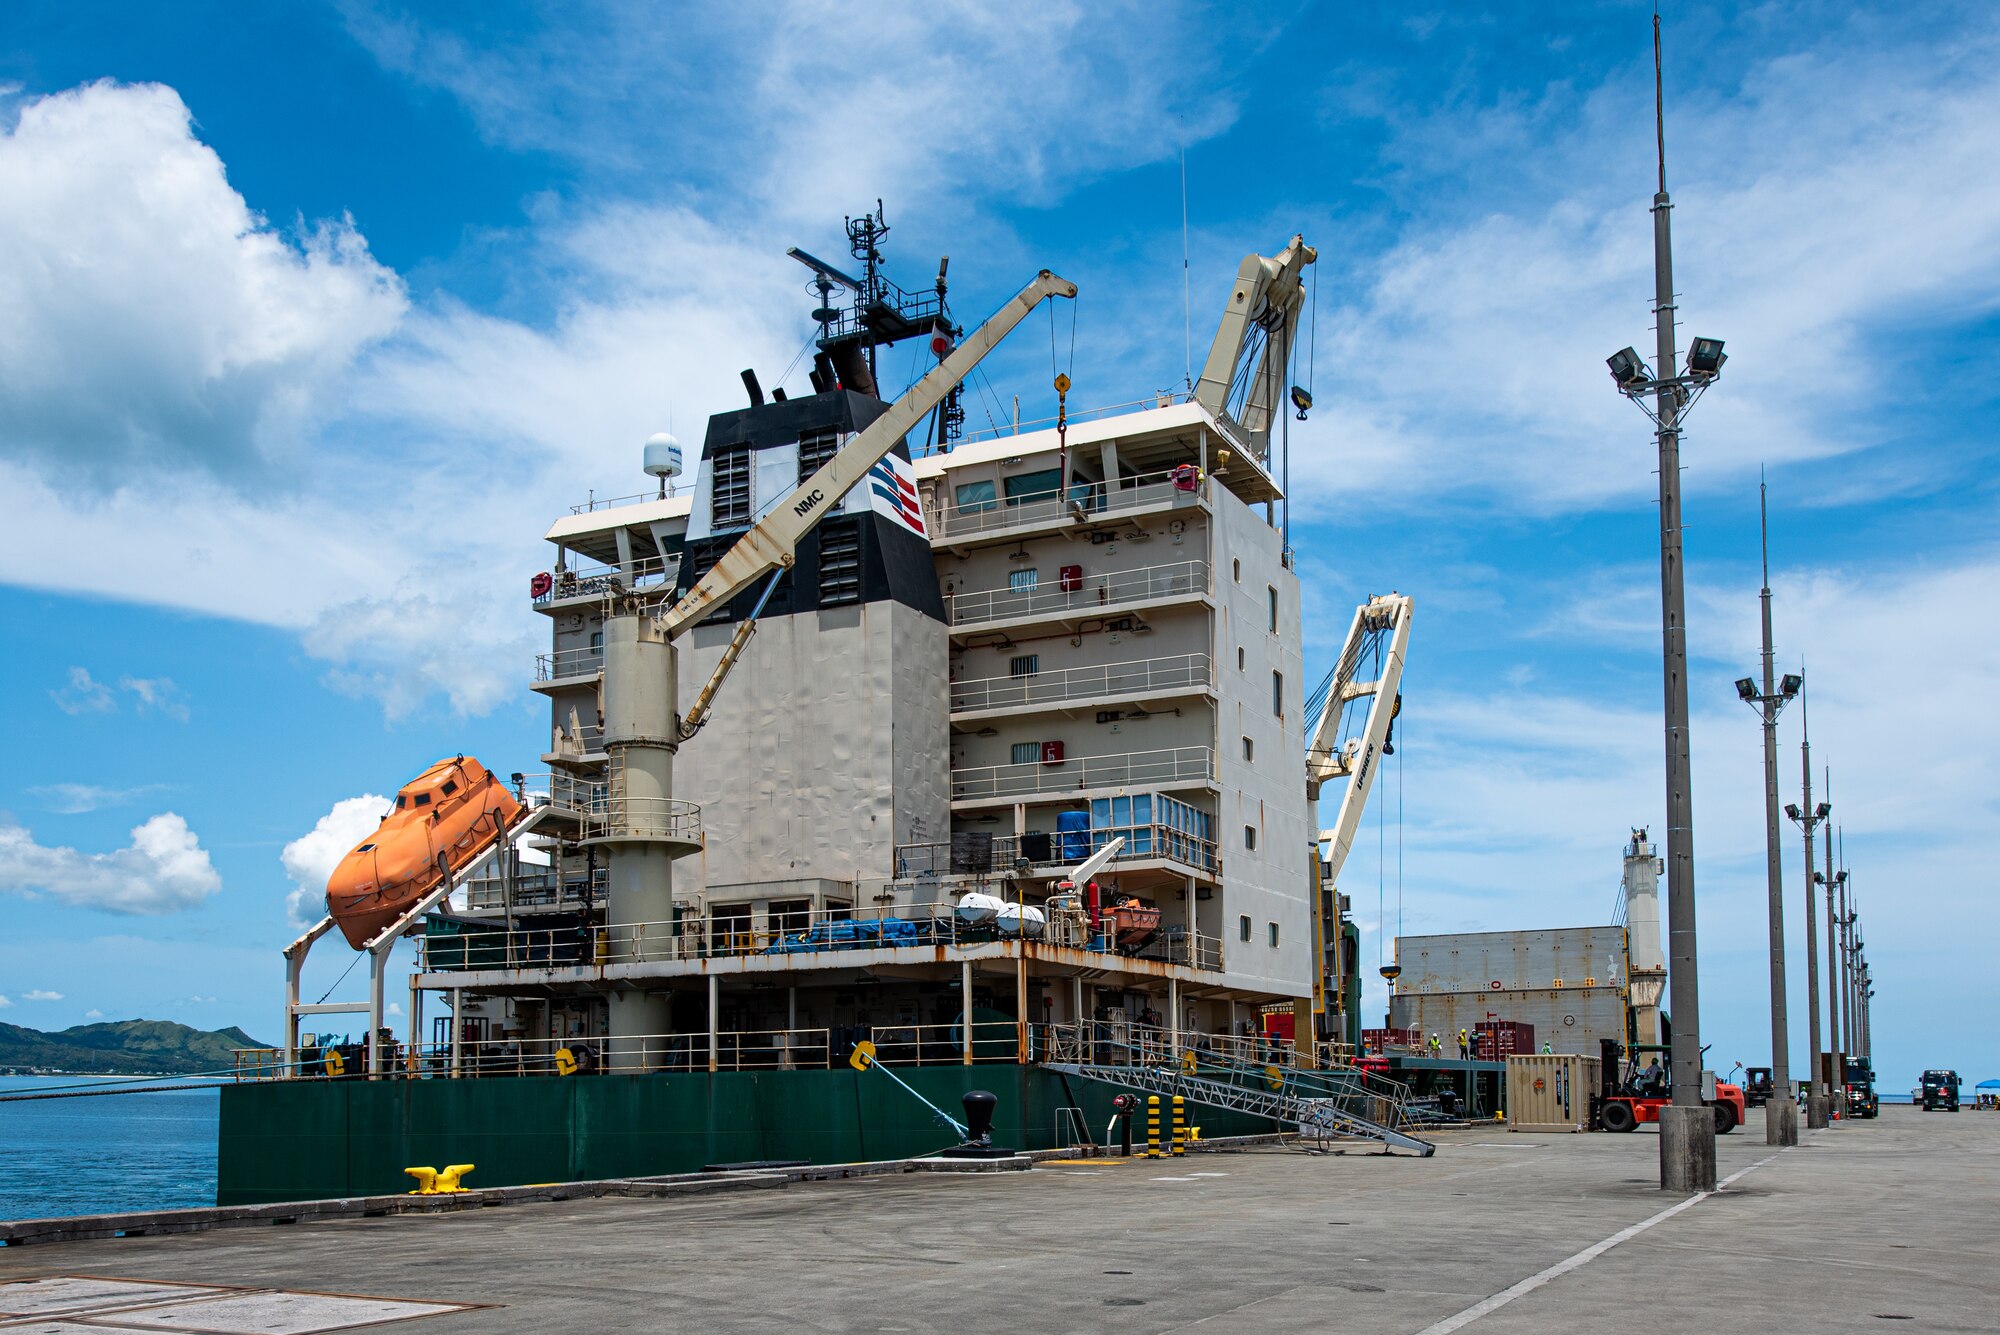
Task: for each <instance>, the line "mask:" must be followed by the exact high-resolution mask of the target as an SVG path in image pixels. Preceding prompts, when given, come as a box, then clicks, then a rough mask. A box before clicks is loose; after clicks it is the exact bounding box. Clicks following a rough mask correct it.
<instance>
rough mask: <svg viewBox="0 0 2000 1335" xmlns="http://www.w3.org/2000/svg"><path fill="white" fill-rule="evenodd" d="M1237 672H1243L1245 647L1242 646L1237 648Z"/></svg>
mask: <svg viewBox="0 0 2000 1335" xmlns="http://www.w3.org/2000/svg"><path fill="white" fill-rule="evenodd" d="M1236 670H1237V671H1238V672H1241V671H1242V670H1243V646H1242V645H1240V644H1239V645H1237V646H1236Z"/></svg>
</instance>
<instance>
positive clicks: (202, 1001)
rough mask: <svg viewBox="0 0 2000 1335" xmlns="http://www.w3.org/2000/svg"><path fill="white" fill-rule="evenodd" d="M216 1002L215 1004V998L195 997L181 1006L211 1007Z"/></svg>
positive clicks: (188, 999)
mask: <svg viewBox="0 0 2000 1335" xmlns="http://www.w3.org/2000/svg"><path fill="white" fill-rule="evenodd" d="M214 1002H215V998H214V997H203V996H193V997H189V998H187V999H186V1000H185V1001H183V1002H182V1003H181V1004H182V1005H183V1006H209V1005H213V1004H214Z"/></svg>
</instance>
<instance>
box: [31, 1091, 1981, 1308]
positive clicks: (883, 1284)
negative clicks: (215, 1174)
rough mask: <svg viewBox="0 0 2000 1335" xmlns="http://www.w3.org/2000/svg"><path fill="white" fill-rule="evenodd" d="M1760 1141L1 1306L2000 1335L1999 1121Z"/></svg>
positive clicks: (838, 1201)
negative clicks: (1663, 1175)
mask: <svg viewBox="0 0 2000 1335" xmlns="http://www.w3.org/2000/svg"><path fill="white" fill-rule="evenodd" d="M1761 1127H1762V1123H1761V1118H1758V1117H1756V1116H1754V1115H1753V1118H1752V1123H1751V1126H1750V1127H1748V1128H1746V1129H1745V1130H1746V1131H1747V1132H1749V1133H1750V1134H1745V1133H1743V1132H1739V1133H1737V1134H1735V1135H1732V1136H1728V1137H1725V1138H1723V1139H1722V1140H1721V1141H1720V1142H1719V1144H1718V1161H1719V1165H1720V1171H1721V1173H1722V1174H1723V1175H1724V1177H1725V1178H1733V1180H1732V1181H1730V1182H1729V1185H1728V1186H1727V1187H1726V1188H1725V1189H1724V1190H1723V1191H1722V1192H1721V1193H1719V1194H1718V1195H1715V1196H1712V1197H1707V1198H1702V1199H1700V1200H1699V1201H1697V1202H1696V1203H1694V1204H1692V1205H1689V1206H1688V1207H1687V1208H1685V1209H1681V1210H1679V1211H1678V1212H1675V1213H1671V1214H1667V1215H1666V1217H1662V1215H1663V1213H1664V1212H1667V1211H1669V1210H1670V1209H1671V1208H1672V1207H1673V1206H1674V1205H1676V1204H1677V1202H1676V1200H1675V1198H1672V1197H1668V1196H1665V1195H1663V1194H1662V1193H1661V1192H1660V1191H1658V1190H1657V1188H1656V1187H1655V1185H1654V1184H1655V1183H1656V1181H1657V1165H1658V1157H1657V1141H1656V1140H1655V1139H1654V1137H1653V1136H1652V1135H1650V1134H1646V1133H1636V1134H1632V1135H1624V1136H1617V1135H1584V1136H1575V1135H1572V1136H1532V1135H1510V1134H1508V1133H1506V1132H1504V1131H1501V1130H1499V1129H1497V1128H1482V1129H1479V1130H1474V1131H1466V1132H1456V1133H1446V1134H1444V1135H1443V1136H1441V1137H1440V1140H1441V1147H1440V1149H1439V1151H1438V1154H1437V1156H1436V1157H1435V1158H1433V1159H1429V1160H1419V1159H1415V1158H1408V1157H1385V1156H1382V1155H1380V1154H1376V1153H1372V1152H1369V1150H1368V1149H1367V1148H1366V1147H1356V1148H1353V1149H1349V1150H1348V1151H1347V1152H1346V1153H1345V1154H1340V1155H1326V1156H1317V1157H1309V1156H1307V1155H1305V1154H1304V1153H1303V1152H1302V1151H1300V1150H1297V1149H1293V1148H1288V1147H1276V1146H1273V1147H1260V1148H1255V1149H1250V1150H1245V1151H1242V1152H1236V1153H1213V1154H1201V1155H1194V1156H1190V1157H1187V1158H1184V1159H1181V1160H1177V1161H1175V1160H1168V1161H1148V1160H1144V1159H1135V1160H1129V1161H1113V1162H1085V1163H1078V1164H1073V1165H1066V1166H1052V1165H1047V1164H1044V1165H1042V1166H1039V1167H1037V1168H1036V1169H1034V1170H1033V1171H1032V1172H1025V1173H996V1174H979V1175H967V1176H937V1175H930V1174H923V1175H910V1176H894V1177H881V1178H867V1179H857V1180H853V1181H846V1182H831V1183H820V1184H796V1185H793V1186H791V1187H788V1188H786V1189H783V1190H777V1191H759V1192H754V1193H749V1194H738V1195H731V1196H728V1197H721V1198H712V1199H711V1198H691V1199H686V1200H667V1201H654V1200H624V1199H599V1200H572V1201H565V1202H560V1203H546V1204H521V1205H516V1206H512V1207H509V1208H504V1209H481V1210H475V1211H468V1212H465V1213H460V1214H448V1215H426V1216H415V1215H411V1216H399V1217H389V1218H379V1219H353V1220H346V1221H339V1222H327V1223H309V1222H301V1223H299V1224H297V1225H294V1226H292V1227H288V1228H285V1229H283V1230H281V1231H274V1230H272V1229H268V1228H265V1229H238V1230H231V1231H224V1232H215V1233H202V1234H188V1235H181V1236H167V1237H149V1238H133V1239H122V1240H116V1241H104V1242H83V1243H63V1244H53V1245H47V1246H32V1247H23V1248H19V1249H14V1248H5V1249H0V1279H14V1278H22V1277H28V1276H44V1275H103V1276H126V1277H133V1278H149V1279H155V1280H170V1281H179V1282H186V1283H200V1282H206V1283H211V1284H230V1285H261V1286H267V1287H270V1288H284V1289H295V1290H298V1289H310V1290H318V1291H330V1292H336V1293H347V1294H367V1295H375V1296H379V1297H385V1298H395V1299H404V1300H417V1301H423V1302H431V1303H468V1304H493V1306H488V1307H485V1308H483V1309H481V1310H477V1311H463V1312H454V1313H446V1314H443V1315H436V1316H424V1317H420V1318H418V1319H416V1320H415V1321H414V1322H412V1323H411V1324H409V1325H408V1326H407V1329H408V1330H409V1332H410V1335H449V1332H454V1331H482V1332H508V1331H523V1332H526V1331H544V1330H594V1331H604V1332H617V1331H641V1330H662V1329H673V1328H682V1327H686V1328H690V1329H692V1328H696V1327H698V1328H700V1329H703V1330H707V1331H723V1332H732V1331H765V1330H775V1329H802V1330H825V1331H863V1330H866V1331H897V1330H908V1331H928V1330H961V1331H970V1332H977V1331H986V1330H1008V1331H1017V1330H1058V1329H1060V1330H1107V1331H1160V1332H1165V1331H1179V1330H1185V1329H1188V1328H1189V1327H1196V1328H1198V1329H1201V1330H1216V1331H1225V1330H1226V1331H1232V1332H1258V1331H1296V1330H1309V1329H1319V1330H1324V1329H1336V1328H1337V1329H1340V1330H1343V1331H1361V1332H1374V1331H1383V1332H1389V1331H1394V1332H1413V1333H1417V1335H1443V1332H1445V1331H1447V1330H1456V1329H1461V1328H1463V1329H1468V1330H1470V1331H1472V1332H1473V1333H1474V1335H1511V1333H1512V1332H1522V1333H1523V1335H1528V1333H1530V1332H1532V1333H1534V1335H1541V1332H1546V1331H1550V1330H1582V1329H1621V1328H1624V1327H1627V1326H1630V1325H1633V1324H1634V1323H1635V1322H1636V1323H1637V1324H1639V1325H1641V1326H1643V1327H1644V1328H1646V1329H1649V1330H1691V1329H1701V1330H1705V1331H1709V1332H1714V1335H1732V1333H1733V1332H1746V1333H1747V1332H1752V1331H1756V1332H1762V1331H1765V1330H1768V1329H1770V1328H1771V1327H1772V1325H1773V1322H1772V1317H1773V1316H1774V1315H1777V1316H1782V1317H1783V1318H1784V1320H1783V1321H1782V1322H1780V1323H1778V1324H1781V1325H1782V1326H1783V1327H1784V1328H1786V1329H1803V1328H1807V1327H1810V1328H1812V1329H1815V1330H1822V1331H1848V1330H1854V1331H1860V1330H1869V1331H1879V1330H1881V1329H1883V1324H1882V1323H1883V1321H1884V1320H1885V1319H1897V1318H1904V1317H1907V1318H1911V1319H1912V1320H1914V1321H1915V1322H1916V1323H1918V1326H1919V1328H1926V1327H1927V1328H1932V1329H1955V1330H1973V1329H1990V1328H1991V1325H1992V1314H1993V1312H1994V1310H1995V1309H1996V1306H2000V1235H1996V1234H1995V1233H1994V1231H1993V1230H1992V1229H1990V1228H1988V1227H1985V1226H1984V1223H1983V1222H1982V1221H1984V1220H1987V1219H1990V1218H1992V1217H1993V1215H1994V1213H1995V1211H1996V1210H2000V1118H1995V1117H1990V1116H1981V1115H1979V1114H1977V1113H1971V1114H1966V1115H1960V1116H1947V1115H1927V1114H1924V1113H1922V1112H1920V1111H1917V1110H1914V1109H1910V1108H1906V1107H1900V1106H1899V1107H1885V1108H1884V1109H1883V1115H1882V1118H1881V1120H1879V1121H1877V1122H1872V1123H1857V1124H1854V1125H1849V1126H1840V1127H1836V1128H1834V1129H1832V1130H1829V1131H1822V1132H1807V1133H1804V1136H1803V1143H1802V1144H1801V1145H1800V1146H1799V1147H1798V1148H1797V1149H1794V1150H1789V1151H1785V1152H1783V1153H1775V1152H1774V1151H1772V1150H1771V1149H1769V1148H1768V1147H1767V1146H1765V1145H1764V1144H1763V1143H1762V1138H1761V1135H1759V1134H1757V1133H1759V1132H1761ZM1635 1229H1637V1230H1638V1231H1636V1232H1634V1231H1633V1230H1635ZM1607 1242H1612V1243H1615V1245H1613V1246H1611V1247H1610V1248H1609V1249H1604V1244H1606V1243H1607ZM1578 1258H1582V1259H1581V1260H1579V1259H1578ZM1509 1295H1512V1296H1509ZM1501 1299H1505V1301H1504V1302H1502V1301H1500V1300H1501ZM1482 1305H1485V1306H1482ZM1468 1313H1470V1314H1472V1315H1471V1316H1470V1318H1469V1319H1468V1320H1466V1321H1464V1322H1463V1323H1460V1324H1453V1323H1454V1322H1456V1321H1457V1319H1458V1318H1460V1317H1461V1316H1464V1315H1466V1314H1468ZM103 1320H109V1321H114V1322H115V1320H116V1318H115V1317H108V1318H103ZM93 1328H97V1327H93ZM111 1328H113V1329H116V1328H117V1327H116V1326H113V1327H111Z"/></svg>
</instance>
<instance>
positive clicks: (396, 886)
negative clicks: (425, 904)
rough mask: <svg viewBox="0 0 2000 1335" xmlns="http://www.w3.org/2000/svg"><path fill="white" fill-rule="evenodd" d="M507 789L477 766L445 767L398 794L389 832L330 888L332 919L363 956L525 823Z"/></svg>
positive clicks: (372, 838) (466, 762) (357, 851)
mask: <svg viewBox="0 0 2000 1335" xmlns="http://www.w3.org/2000/svg"><path fill="white" fill-rule="evenodd" d="M521 813H522V807H521V804H520V803H519V802H517V801H516V800H515V799H514V795H513V794H512V793H510V792H508V791H507V789H506V786H505V785H504V784H502V783H501V782H500V781H499V779H497V778H496V777H495V776H494V775H493V773H492V772H491V771H489V770H488V769H487V768H486V767H485V766H484V765H482V764H480V763H479V762H478V761H476V760H472V759H469V758H467V757H465V756H456V757H454V758H452V759H450V760H440V761H438V762H437V764H435V765H432V766H431V767H430V768H429V769H427V770H425V771H424V772H423V773H422V774H419V775H418V776H417V777H416V778H415V779H413V780H411V781H410V782H409V783H407V784H405V785H404V786H403V788H402V790H401V791H399V792H398V793H397V794H396V805H395V806H394V807H393V808H392V809H391V810H390V811H389V813H388V814H387V815H386V816H384V817H382V824H381V826H380V827H379V828H377V829H376V830H375V832H374V833H372V834H370V835H369V836H368V837H367V838H366V839H364V840H362V841H361V842H360V843H358V844H356V845H355V846H354V848H353V850H352V851H351V852H349V853H348V855H347V856H346V857H344V858H342V859H341V860H340V865H339V866H338V867H335V868H334V869H333V875H332V876H331V877H329V878H328V880H327V883H326V911H327V912H328V913H330V914H332V915H333V920H334V921H335V922H336V923H338V924H339V925H340V930H341V933H342V934H343V935H345V936H346V937H347V943H348V944H349V945H351V946H353V947H354V948H355V949H356V950H359V949H361V948H362V947H363V946H365V945H367V944H368V942H369V941H370V940H371V939H373V938H374V937H375V935H376V934H377V933H379V932H380V931H381V930H382V929H383V928H384V927H387V926H388V925H389V924H390V923H393V922H394V921H396V919H398V918H400V917H402V916H403V915H404V914H405V913H408V912H409V911H410V909H411V907H412V906H414V905H415V904H416V902H417V901H418V900H420V899H422V898H423V897H424V896H425V895H427V894H429V893H430V892H431V891H433V890H435V889H437V888H438V886H439V885H441V884H442V883H443V882H444V880H445V878H446V877H447V876H449V875H451V874H452V873H453V872H456V871H459V870H461V869H462V868H464V867H465V866H466V864H467V863H469V862H471V861H472V860H473V859H474V858H476V857H478V856H479V855H480V854H482V853H484V852H486V851H487V850H488V849H490V848H492V847H493V845H494V844H496V843H498V842H499V840H500V838H501V836H502V835H504V834H505V833H506V832H507V831H508V830H509V829H510V828H511V827H512V826H513V824H514V822H515V821H517V820H519V819H520V818H521Z"/></svg>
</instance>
